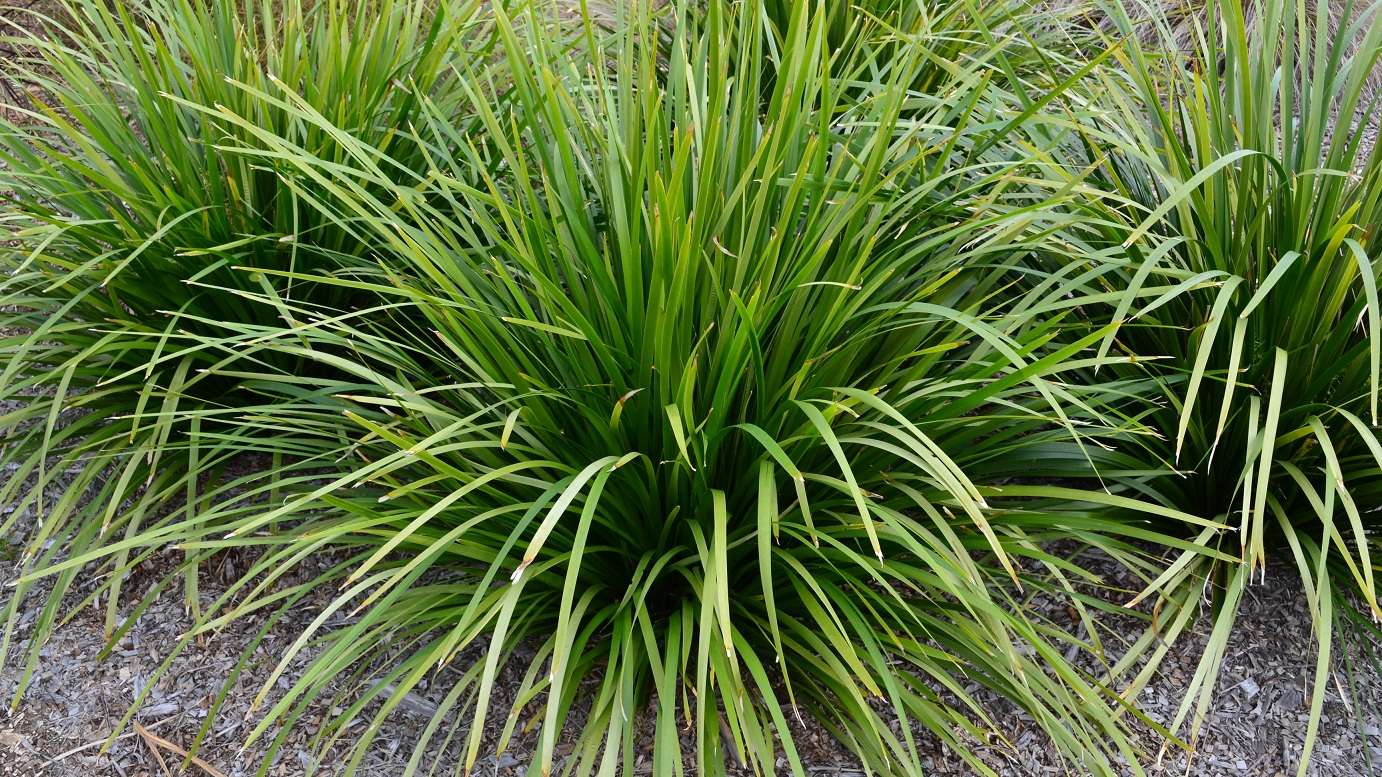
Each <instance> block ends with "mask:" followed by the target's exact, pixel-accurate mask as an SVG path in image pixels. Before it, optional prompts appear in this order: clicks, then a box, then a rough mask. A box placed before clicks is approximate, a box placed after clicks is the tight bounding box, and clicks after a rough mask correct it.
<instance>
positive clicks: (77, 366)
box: [0, 0, 485, 692]
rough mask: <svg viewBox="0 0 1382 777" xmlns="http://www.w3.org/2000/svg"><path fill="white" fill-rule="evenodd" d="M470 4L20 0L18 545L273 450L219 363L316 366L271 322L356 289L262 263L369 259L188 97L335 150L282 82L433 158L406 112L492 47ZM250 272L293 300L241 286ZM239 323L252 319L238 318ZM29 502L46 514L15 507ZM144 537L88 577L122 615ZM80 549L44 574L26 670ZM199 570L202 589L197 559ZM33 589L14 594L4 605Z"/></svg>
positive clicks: (14, 224) (14, 338)
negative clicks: (267, 95) (30, 0)
mask: <svg viewBox="0 0 1382 777" xmlns="http://www.w3.org/2000/svg"><path fill="white" fill-rule="evenodd" d="M477 7H478V4H477V3H464V2H457V3H452V2H445V3H441V4H439V5H436V6H435V7H433V6H430V5H429V6H423V5H421V4H416V3H395V2H390V1H389V0H383V1H382V2H374V1H373V0H361V2H352V3H346V2H321V3H316V4H312V5H309V6H304V5H303V4H301V3H296V2H291V3H286V4H285V3H268V2H266V3H263V4H262V5H261V4H258V3H250V4H236V3H209V2H201V1H200V0H149V2H131V3H115V4H109V3H105V2H81V1H80V0H73V2H70V3H66V4H63V5H62V6H61V7H60V8H58V9H56V11H55V13H54V15H53V16H51V17H42V16H36V15H33V16H30V17H26V18H23V19H22V21H23V22H24V24H25V25H27V27H28V28H30V29H32V30H33V31H32V32H25V31H24V30H25V27H24V26H21V25H20V24H19V23H18V22H17V21H16V22H15V23H14V26H13V27H11V28H9V29H7V30H6V33H7V35H8V36H9V37H7V39H6V42H7V44H8V45H9V46H11V47H13V48H14V49H15V50H16V51H17V52H20V55H19V56H17V57H16V58H14V59H12V60H10V61H7V62H6V63H4V66H3V71H4V72H3V77H4V78H5V79H6V80H7V83H8V84H9V85H10V86H11V87H12V90H11V91H12V92H14V93H15V94H16V95H20V96H21V97H19V98H18V102H17V103H16V104H13V105H10V106H8V107H7V110H6V113H5V118H4V121H3V123H0V191H3V192H4V195H3V198H4V202H5V211H4V215H3V221H4V224H5V227H6V228H7V230H8V232H9V234H10V235H12V237H13V238H14V242H13V243H11V244H9V245H7V247H6V248H5V250H4V252H3V259H0V266H2V267H3V269H4V271H5V272H4V277H3V281H0V311H3V313H0V402H4V403H6V405H5V406H4V407H5V408H6V412H5V413H4V415H0V451H2V452H3V453H2V455H3V458H4V461H5V463H6V467H7V469H6V477H5V480H4V482H3V484H0V502H4V503H6V505H7V506H8V507H10V508H12V510H10V511H7V512H8V514H9V518H8V519H7V521H6V522H5V524H4V527H3V530H4V531H5V532H7V533H8V532H11V531H13V530H14V529H15V528H16V527H18V528H19V529H21V530H23V534H21V535H20V536H24V537H25V541H26V543H27V547H28V549H27V551H26V552H25V564H26V566H28V567H29V568H38V567H41V566H44V565H46V564H47V563H50V562H52V561H53V560H55V559H59V558H76V557H80V556H81V555H82V554H84V553H89V552H96V551H99V550H100V549H101V548H105V547H110V546H111V544H112V543H113V542H116V541H118V540H121V539H123V538H125V537H129V536H133V535H136V534H138V533H140V532H142V531H145V530H148V529H150V528H152V527H156V526H158V525H161V524H162V523H163V522H165V521H167V520H169V517H168V513H167V510H166V506H167V505H170V504H173V503H174V502H175V501H178V500H181V501H182V502H183V508H184V510H185V511H190V510H193V509H194V508H195V507H196V506H197V505H198V504H199V503H200V501H199V500H200V498H201V495H199V493H198V483H199V481H200V480H204V479H205V478H207V477H210V479H211V480H212V481H215V480H217V479H218V477H219V476H218V475H217V474H216V473H220V472H223V471H224V470H225V467H226V465H227V464H228V463H229V462H231V461H232V460H233V459H235V458H236V457H239V456H241V455H242V454H244V453H246V452H255V451H260V452H263V453H264V454H265V455H266V457H268V458H269V459H277V458H281V456H282V454H283V452H284V451H283V446H285V445H286V446H288V447H289V448H291V445H292V443H291V440H279V441H277V442H272V441H270V438H271V437H272V434H260V433H257V432H255V431H250V430H247V429H246V428H245V427H243V426H242V427H238V428H237V430H236V431H234V432H230V431H228V430H227V428H226V427H224V426H223V425H221V424H220V419H222V418H224V417H230V416H234V415H236V414H238V413H240V412H242V411H243V410H244V409H245V408H246V407H250V406H253V405H255V404H257V403H258V401H259V400H258V398H257V390H256V388H255V386H254V381H253V379H252V378H246V377H245V376H244V375H240V374H236V373H235V372H234V371H233V370H229V369H221V370H217V369H215V368H216V367H218V366H220V367H223V368H224V367H225V366H226V365H227V364H229V363H232V362H244V363H245V364H246V366H245V367H244V368H243V369H244V370H248V371H250V372H253V371H254V369H257V367H255V365H260V364H265V365H273V366H274V367H275V368H276V369H279V370H289V371H291V370H293V369H294V365H295V364H301V365H304V366H307V365H306V363H305V362H302V361H301V360H296V361H295V360H294V359H293V358H292V357H286V356H284V355H283V354H279V353H271V352H269V351H266V350H265V349H264V348H263V347H262V346H261V345H260V344H259V341H258V340H257V335H258V334H259V333H260V331H261V330H262V329H263V328H264V327H269V328H270V329H272V330H273V331H277V329H278V328H279V327H281V326H284V325H285V321H286V323H287V324H291V323H292V320H291V316H290V315H289V314H288V313H287V310H288V307H289V306H290V305H312V304H327V305H330V306H332V307H339V306H342V305H347V304H351V303H350V300H351V295H350V294H349V293H348V292H343V291H342V290H341V289H339V288H336V287H323V286H316V287H306V286H303V287H299V286H294V285H293V284H291V283H276V282H275V281H271V280H269V279H268V277H267V276H264V275H262V274H260V273H259V271H261V270H269V269H275V270H297V271H303V272H331V271H335V270H337V269H341V268H350V267H356V266H359V257H358V252H357V246H358V241H357V240H355V239H354V238H352V236H351V235H350V230H349V229H348V228H347V227H345V226H343V225H341V224H336V223H332V222H330V221H329V220H327V219H324V218H322V217H321V215H320V212H319V210H318V209H317V208H315V207H314V206H313V205H312V203H313V201H314V198H315V196H316V195H314V194H313V193H312V192H310V191H306V190H304V189H302V188H300V187H298V186H296V185H295V184H294V183H293V182H292V180H291V179H290V178H289V177H288V176H285V175H283V174H282V171H280V170H277V169H275V165H274V164H273V162H272V161H271V160H250V159H246V158H244V157H242V156H238V155H232V154H228V153H226V152H225V151H224V150H223V149H224V145H225V144H227V143H233V142H234V138H235V136H236V135H237V133H238V132H239V131H240V130H239V129H238V128H237V127H235V126H232V125H229V124H226V123H223V122H218V121H216V120H215V119H214V118H212V117H209V116H207V115H206V114H205V113H203V112H200V111H199V110H197V109H196V108H194V107H192V106H203V105H224V106H233V107H236V108H238V109H240V110H242V111H244V112H245V113H246V114H247V115H251V116H252V117H253V129H247V130H245V131H244V132H245V133H246V135H253V134H254V133H274V134H275V135H276V136H280V137H284V138H292V139H293V140H294V142H297V143H300V144H301V145H303V147H305V148H310V149H313V151H314V153H316V154H318V155H319V156H321V157H322V158H324V159H332V158H334V157H335V156H337V155H339V153H340V146H339V143H338V140H337V139H336V138H335V137H333V136H332V135H330V134H328V133H327V132H324V131H322V130H321V129H319V128H316V127H312V126H308V125H305V124H303V123H302V122H300V121H298V120H297V119H296V118H295V117H294V116H293V115H291V114H289V113H286V112H284V111H281V110H274V109H272V108H270V107H269V106H268V104H267V103H263V102H262V101H258V100H256V99H254V98H253V97H251V96H250V95H251V93H252V91H253V90H257V89H270V88H278V86H276V85H291V86H292V87H293V88H295V89H299V90H300V91H301V92H302V95H303V99H304V100H306V101H307V103H308V104H310V105H313V106H315V107H316V108H317V109H318V110H319V111H321V113H322V115H324V116H327V117H330V118H331V120H332V121H333V122H334V123H335V124H336V126H338V127H340V128H341V131H343V132H349V133H350V137H351V142H352V143H356V144H359V143H364V144H369V145H370V146H372V147H374V148H377V149H379V150H380V151H381V152H382V151H387V152H388V153H390V154H391V158H392V159H393V160H394V162H395V164H396V165H398V166H399V169H400V170H406V169H409V168H410V167H420V166H421V165H422V161H421V157H420V156H419V150H418V149H417V148H416V147H415V145H414V144H413V142H412V140H411V139H410V138H408V137H407V134H406V132H405V131H404V130H406V127H407V126H408V124H409V122H410V121H411V120H412V117H413V116H415V115H416V113H417V111H418V107H419V105H420V103H421V101H422V100H432V101H434V102H437V104H439V105H444V104H446V103H445V100H446V99H447V98H446V95H447V94H448V93H450V92H451V91H452V90H453V88H454V71H453V70H452V69H451V68H450V65H451V63H453V62H455V61H456V60H457V59H459V58H462V57H468V56H484V55H485V50H484V46H483V43H482V41H480V38H481V37H482V36H481V31H477V28H476V14H475V10H476V8H477ZM9 93H10V92H7V94H9ZM400 174H401V173H400ZM249 291H253V292H254V293H256V294H269V295H271V296H272V297H274V298H275V299H276V300H277V302H278V304H277V305H275V306H263V305H260V304H258V303H257V302H251V301H247V300H246V299H245V298H244V297H243V296H242V295H243V294H244V293H246V292H249ZM285 317H286V318H285ZM228 324H231V325H241V329H239V330H237V331H236V333H235V334H233V335H227V334H226V330H225V329H224V328H223V327H225V326H226V325H228ZM266 431H271V430H266ZM268 474H269V475H271V474H272V471H271V470H270V472H269V473H268ZM29 516H37V517H38V519H39V520H38V521H36V522H35V523H33V524H32V526H30V525H28V524H19V523H17V522H18V521H19V520H20V519H21V518H23V517H29ZM137 560H138V559H137V558H134V559H132V558H131V557H130V556H129V555H128V551H127V550H126V551H122V552H121V553H120V554H119V555H118V556H116V557H114V558H112V559H109V561H110V562H111V564H112V566H111V567H110V568H111V569H114V570H117V573H116V574H113V575H111V576H109V577H108V578H107V579H106V581H105V584H104V585H102V586H100V589H101V590H100V591H98V592H97V595H102V593H103V592H104V594H103V595H104V599H105V602H106V608H107V631H111V630H113V629H114V627H115V625H116V623H117V621H118V620H119V619H120V613H119V612H118V609H117V608H118V603H119V600H120V589H121V580H122V579H123V577H124V571H125V570H126V569H128V568H129V567H130V566H131V565H132V563H133V562H134V561H137ZM75 572H76V569H75V568H74V569H73V570H72V571H71V572H68V573H66V574H64V575H63V576H62V577H61V578H59V582H58V585H56V586H54V587H53V588H51V589H50V592H51V595H50V596H49V601H48V604H47V606H46V607H45V609H44V610H43V615H42V617H41V618H40V619H39V621H38V623H37V625H36V628H35V631H34V637H35V638H34V639H33V640H32V642H31V644H32V647H33V650H31V652H30V657H29V666H28V669H29V671H32V668H33V666H34V665H35V664H34V661H36V660H37V656H38V652H37V651H38V647H39V645H40V644H41V642H42V639H43V637H44V635H45V634H46V633H47V631H48V629H50V628H51V626H52V624H53V623H54V622H55V620H56V619H57V617H58V616H59V614H60V611H59V608H58V603H59V600H60V599H61V597H62V595H63V593H64V592H65V591H66V590H68V588H69V587H70V585H71V584H72V582H73V581H74V579H75V577H74V574H75ZM187 580H188V583H189V591H188V597H189V603H190V604H191V605H192V606H193V607H195V606H196V603H197V601H198V599H197V596H196V595H195V580H196V575H195V570H194V569H193V570H190V571H189V574H188V576H187ZM27 590H28V584H27V583H24V584H21V586H20V588H19V591H18V595H16V596H14V597H12V598H11V600H10V605H11V606H10V613H11V615H12V616H13V613H15V612H16V611H17V609H16V608H17V607H18V606H19V604H20V602H22V601H23V597H24V593H25V591H27ZM14 621H15V619H14V617H11V618H10V619H9V621H8V623H9V625H10V626H11V627H12V626H13V624H14ZM9 633H10V632H9V630H8V629H7V632H6V635H7V636H6V638H5V645H6V646H8V644H9ZM4 652H5V650H4V649H0V655H3V654H4ZM28 676H29V675H28V672H26V673H25V678H26V682H27V678H28ZM26 682H22V683H20V692H22V690H23V688H24V686H25V684H26Z"/></svg>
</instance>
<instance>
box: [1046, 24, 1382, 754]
mask: <svg viewBox="0 0 1382 777" xmlns="http://www.w3.org/2000/svg"><path fill="white" fill-rule="evenodd" d="M1117 10H1118V9H1115V13H1114V14H1113V16H1114V18H1118V13H1117ZM1375 13H1376V7H1375V6H1369V7H1363V6H1361V5H1359V6H1358V7H1355V6H1354V5H1353V4H1352V3H1343V4H1338V5H1336V4H1332V3H1318V4H1315V5H1314V6H1312V7H1305V6H1300V5H1298V4H1296V3H1291V2H1283V1H1280V0H1265V1H1264V2H1259V3H1254V4H1252V5H1251V7H1250V8H1245V7H1244V6H1243V5H1242V4H1239V3H1217V2H1216V3H1209V4H1208V7H1207V9H1206V12H1205V13H1204V14H1202V15H1199V16H1197V17H1196V19H1195V20H1194V24H1193V26H1194V35H1193V36H1190V37H1191V38H1192V40H1191V41H1190V42H1189V44H1188V45H1186V44H1185V43H1184V42H1182V43H1181V44H1179V45H1173V44H1172V42H1171V40H1172V37H1173V35H1175V34H1180V35H1181V37H1185V36H1184V31H1183V30H1181V31H1180V32H1179V33H1173V28H1174V27H1175V25H1173V24H1171V23H1169V22H1167V21H1166V20H1165V18H1164V17H1158V16H1157V15H1156V14H1152V15H1151V17H1150V18H1152V19H1153V22H1158V21H1159V23H1158V24H1156V25H1155V26H1157V28H1158V29H1159V30H1160V37H1158V38H1157V41H1158V42H1159V44H1160V45H1149V46H1145V47H1144V46H1142V45H1140V44H1138V43H1137V40H1136V38H1135V37H1134V36H1133V35H1132V34H1131V29H1132V28H1131V27H1130V26H1128V24H1127V17H1126V16H1124V17H1122V18H1123V21H1124V25H1125V26H1124V38H1125V41H1124V42H1125V44H1126V45H1123V46H1122V47H1121V48H1120V51H1119V53H1118V54H1117V55H1116V61H1117V67H1114V68H1110V69H1107V70H1105V71H1104V75H1103V77H1104V78H1105V79H1106V80H1105V90H1104V92H1103V93H1104V99H1105V100H1106V102H1105V104H1106V105H1108V106H1110V108H1111V113H1110V114H1109V117H1107V118H1108V121H1107V123H1102V122H1096V123H1095V124H1096V126H1099V128H1100V129H1099V130H1098V131H1096V132H1091V133H1090V134H1088V135H1086V137H1085V140H1086V145H1085V148H1086V149H1087V151H1088V153H1087V154H1086V155H1085V157H1084V160H1085V161H1084V162H1081V163H1079V164H1081V165H1084V164H1088V165H1089V166H1088V167H1084V168H1083V169H1079V174H1080V175H1081V176H1088V177H1087V178H1086V179H1085V180H1087V181H1092V182H1094V183H1095V187H1094V190H1096V191H1104V192H1105V194H1104V195H1103V196H1093V197H1088V198H1082V199H1080V200H1079V201H1077V202H1076V204H1075V205H1074V207H1075V209H1076V210H1077V211H1079V212H1083V213H1084V214H1086V218H1085V219H1084V220H1083V221H1081V222H1080V223H1079V224H1078V226H1077V228H1075V229H1071V230H1068V232H1067V233H1068V244H1069V245H1070V246H1072V247H1073V246H1078V248H1077V250H1076V251H1075V253H1074V255H1076V256H1079V257H1082V258H1086V259H1093V260H1094V261H1096V262H1097V263H1098V265H1099V267H1100V268H1101V272H1100V273H1098V274H1097V275H1098V279H1097V283H1099V284H1102V285H1103V287H1106V288H1107V287H1111V288H1115V289H1122V290H1125V291H1126V290H1131V291H1136V290H1139V289H1141V288H1142V287H1143V286H1144V285H1147V284H1154V283H1166V282H1170V283H1174V284H1178V285H1179V286H1178V289H1177V291H1176V293H1173V294H1167V295H1165V296H1164V297H1161V298H1158V299H1156V301H1155V302H1154V303H1153V304H1145V303H1138V302H1136V301H1135V300H1134V295H1128V294H1124V295H1121V296H1119V297H1118V299H1119V300H1120V304H1117V305H1111V306H1110V307H1111V308H1112V313H1110V312H1109V310H1108V309H1105V310H1103V311H1102V312H1100V313H1098V314H1097V315H1096V316H1094V317H1093V318H1092V323H1093V324H1094V325H1102V324H1106V323H1108V322H1109V321H1110V320H1112V321H1113V322H1115V323H1118V324H1121V328H1120V329H1119V331H1118V332H1117V334H1116V335H1110V336H1109V337H1108V338H1107V339H1106V341H1105V343H1104V346H1103V347H1104V349H1106V350H1108V351H1110V352H1113V353H1118V352H1120V351H1122V352H1131V353H1136V354H1142V355H1152V354H1156V355H1164V356H1167V357H1170V358H1168V359H1161V360H1157V361H1152V362H1144V363H1140V364H1139V365H1138V366H1137V367H1135V368H1134V372H1135V373H1136V374H1142V375H1147V376H1150V377H1152V378H1153V379H1154V380H1156V381H1157V382H1158V383H1159V384H1160V385H1161V390H1160V393H1161V394H1162V396H1163V397H1164V403H1163V404H1162V409H1161V410H1160V411H1159V412H1158V413H1156V414H1154V415H1152V416H1149V417H1148V418H1147V422H1148V425H1149V426H1151V427H1153V428H1156V429H1159V430H1160V431H1161V434H1160V435H1157V436H1139V437H1137V438H1133V439H1135V441H1136V442H1137V443H1139V444H1137V445H1132V446H1128V447H1125V448H1124V449H1123V450H1122V451H1121V452H1120V455H1125V456H1126V457H1127V461H1126V462H1125V464H1124V469H1125V470H1135V469H1137V468H1138V467H1139V466H1141V467H1143V468H1145V469H1146V470H1148V471H1155V470H1157V469H1164V470H1170V471H1173V472H1174V473H1175V474H1172V475H1152V476H1137V477H1133V478H1128V479H1125V480H1124V484H1125V485H1127V486H1128V487H1130V488H1133V489H1135V490H1136V491H1138V492H1139V493H1140V494H1141V495H1142V496H1143V497H1145V498H1148V499H1152V500H1155V501H1157V502H1159V503H1161V504H1165V505H1168V506H1172V507H1175V508H1176V509H1180V510H1185V511H1188V512H1192V513H1195V514H1197V515H1203V516H1205V517H1209V518H1212V519H1214V520H1218V521H1221V522H1223V523H1225V524H1227V525H1228V526H1229V527H1230V530H1229V531H1225V532H1205V533H1204V534H1202V535H1200V536H1199V537H1198V541H1199V542H1200V543H1201V545H1202V546H1203V547H1205V548H1207V549H1209V548H1212V549H1215V550H1216V551H1218V552H1221V553H1225V554H1228V555H1231V556H1233V557H1234V560H1233V561H1232V562H1230V563H1224V561H1223V559H1222V558H1219V557H1215V558H1210V557H1206V556H1203V555H1199V554H1196V553H1194V552H1190V553H1186V554H1185V555H1184V556H1181V557H1180V558H1179V559H1178V560H1177V562H1176V563H1175V564H1174V565H1173V566H1172V567H1171V568H1170V569H1169V570H1168V571H1167V572H1166V573H1165V575H1163V576H1162V577H1161V578H1160V579H1159V580H1158V581H1157V584H1156V585H1155V586H1153V587H1152V590H1157V591H1161V592H1162V593H1163V594H1165V595H1166V596H1167V597H1168V599H1167V601H1172V602H1176V603H1177V608H1175V609H1173V608H1168V609H1167V613H1168V615H1167V617H1166V623H1167V624H1168V626H1167V628H1168V633H1169V636H1170V637H1174V636H1175V634H1177V633H1178V632H1179V631H1180V630H1181V629H1183V628H1184V627H1185V626H1186V625H1187V624H1188V623H1190V622H1191V618H1193V615H1194V613H1195V612H1196V611H1197V610H1198V606H1199V601H1200V598H1201V593H1202V592H1204V591H1205V590H1206V588H1207V590H1208V591H1209V592H1210V593H1211V598H1212V599H1213V601H1214V608H1213V619H1212V627H1211V638H1210V641H1209V646H1208V650H1207V652H1206V655H1205V659H1204V661H1203V663H1202V664H1201V665H1200V667H1199V670H1198V671H1197V672H1196V673H1195V675H1194V677H1193V678H1192V680H1191V682H1190V685H1189V687H1188V688H1187V693H1186V697H1185V700H1184V702H1183V704H1182V706H1181V708H1180V709H1179V712H1178V714H1177V716H1176V717H1175V719H1174V721H1173V725H1172V728H1173V729H1178V728H1179V727H1180V726H1181V724H1182V723H1183V722H1184V721H1186V720H1187V719H1188V720H1190V721H1191V726H1190V729H1191V731H1192V732H1194V731H1197V730H1198V729H1199V726H1200V724H1201V722H1202V721H1203V718H1204V716H1205V714H1206V712H1207V710H1208V705H1209V702H1210V699H1211V696H1212V691H1213V688H1214V685H1215V678H1216V677H1217V675H1218V669H1219V666H1220V664H1221V662H1222V660H1223V657H1224V652H1225V650H1226V648H1227V645H1228V640H1229V638H1230V635H1231V634H1232V629H1233V623H1234V618H1235V617H1236V614H1237V611H1238V608H1239V606H1240V604H1241V602H1242V598H1243V595H1244V592H1245V590H1246V588H1247V586H1248V585H1249V584H1250V583H1251V582H1252V581H1253V579H1254V575H1257V574H1259V573H1260V574H1265V573H1266V569H1267V559H1268V557H1269V556H1270V555H1271V554H1272V553H1278V554H1281V555H1283V556H1284V557H1285V558H1286V559H1287V560H1289V562H1290V564H1291V566H1293V567H1294V568H1295V570H1296V571H1297V572H1298V573H1299V575H1300V577H1301V579H1302V581H1303V585H1304V589H1305V597H1306V599H1307V601H1308V605H1309V609H1310V612H1311V614H1312V617H1313V619H1314V627H1315V633H1316V637H1317V639H1318V642H1319V651H1318V653H1317V656H1316V671H1315V673H1314V687H1315V688H1316V689H1320V688H1322V687H1323V686H1324V683H1325V681H1326V679H1327V677H1328V671H1329V667H1330V656H1331V648H1330V645H1331V635H1332V633H1333V631H1334V626H1335V617H1336V616H1335V609H1336V607H1337V606H1339V603H1340V602H1342V601H1344V600H1346V599H1349V598H1353V597H1355V595H1356V599H1354V601H1356V602H1358V603H1360V604H1361V606H1362V608H1363V609H1364V610H1370V611H1372V612H1373V613H1377V612H1378V604H1377V587H1376V581H1375V576H1376V571H1375V570H1376V567H1377V547H1376V538H1375V531H1376V523H1377V520H1376V516H1377V512H1376V510H1377V507H1378V505H1379V496H1382V491H1379V488H1382V479H1379V476H1380V475H1382V444H1379V440H1378V437H1377V433H1376V425H1377V420H1378V416H1377V413H1378V409H1377V408H1378V376H1379V353H1382V333H1379V331H1378V328H1379V314H1382V308H1379V303H1378V292H1377V279H1378V263H1377V256H1378V252H1379V244H1378V242H1377V229H1376V225H1377V224H1378V223H1379V219H1382V211H1380V210H1379V207H1382V175H1379V165H1380V164H1382V154H1379V152H1378V150H1377V149H1376V147H1375V146H1372V145H1371V142H1372V141H1371V139H1370V138H1372V137H1373V136H1374V133H1375V132H1376V129H1377V125H1376V115H1377V114H1376V110H1377V108H1378V105H1377V95H1375V94H1370V93H1369V91H1370V89H1369V83H1370V79H1371V78H1372V74H1373V73H1374V71H1375V69H1376V67H1377V62H1378V56H1379V45H1382V25H1379V24H1378V23H1377V21H1376V18H1375ZM1331 15H1333V16H1335V17H1339V18H1343V19H1346V20H1348V19H1351V20H1353V21H1352V22H1351V24H1341V25H1336V24H1334V23H1332V22H1331ZM1154 51H1155V53H1154ZM1164 51H1171V52H1173V53H1172V54H1171V55H1169V56H1165V55H1163V54H1162V52H1164ZM1072 169H1074V168H1073V166H1072ZM1072 201H1073V200H1072ZM1110 258H1112V259H1113V260H1114V261H1109V259H1110ZM1085 310H1086V311H1087V312H1088V311H1095V310H1099V309H1098V308H1086V309H1085ZM1123 369H1124V368H1123V367H1114V370H1115V371H1121V370H1123ZM1139 461H1140V462H1142V464H1141V465H1139V464H1138V463H1137V462H1139ZM1172 612H1176V613H1177V614H1175V615H1172V614H1170V613H1172ZM1165 650H1166V648H1165V647H1163V648H1162V649H1161V650H1160V652H1162V653H1164V652H1165ZM1148 676H1149V674H1148V673H1146V672H1144V673H1143V674H1142V675H1141V676H1140V678H1139V680H1138V683H1139V684H1140V683H1141V682H1143V681H1145V680H1146V679H1147V677H1148ZM1324 697H1325V694H1324V693H1323V692H1320V691H1316V692H1314V693H1312V706H1311V710H1310V713H1311V714H1310V723H1309V726H1308V730H1307V734H1306V746H1305V754H1304V756H1303V757H1302V759H1301V762H1300V769H1301V773H1302V774H1303V773H1304V770H1305V769H1306V766H1307V764H1308V762H1309V751H1310V747H1311V744H1312V743H1313V740H1314V737H1315V733H1316V731H1317V728H1318V723H1319V717H1320V714H1321V711H1322V705H1323V701H1324Z"/></svg>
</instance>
